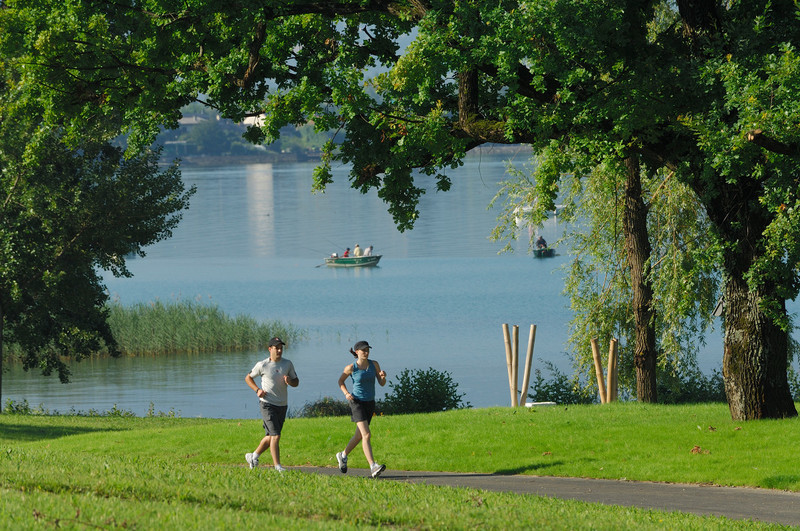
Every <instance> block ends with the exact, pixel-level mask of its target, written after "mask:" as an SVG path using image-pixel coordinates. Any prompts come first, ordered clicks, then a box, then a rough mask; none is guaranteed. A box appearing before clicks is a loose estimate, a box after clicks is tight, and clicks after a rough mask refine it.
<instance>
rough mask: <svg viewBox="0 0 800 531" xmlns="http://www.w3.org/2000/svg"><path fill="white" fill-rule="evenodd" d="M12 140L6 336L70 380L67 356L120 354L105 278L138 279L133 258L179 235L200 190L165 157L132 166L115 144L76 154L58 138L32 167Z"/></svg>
mask: <svg viewBox="0 0 800 531" xmlns="http://www.w3.org/2000/svg"><path fill="white" fill-rule="evenodd" d="M0 97H2V95H0ZM0 109H2V106H1V105H0ZM0 113H2V110H0ZM0 122H3V119H2V117H0ZM3 138H4V139H3V140H0V168H1V169H3V170H4V171H3V175H4V176H5V178H3V179H2V181H0V190H2V192H3V194H4V197H5V200H4V201H3V203H2V212H0V214H2V215H0V239H1V240H2V241H3V246H2V248H0V264H1V265H0V303H1V306H0V307H1V308H2V311H3V314H4V318H5V328H4V330H3V339H4V341H9V342H12V343H18V344H19V345H20V347H21V348H22V351H23V352H24V356H23V358H22V362H23V364H24V366H25V368H26V369H29V368H39V369H41V370H42V372H43V374H45V375H48V374H50V373H51V372H53V371H55V372H57V373H58V375H59V377H60V379H61V380H62V381H66V380H67V379H68V377H69V370H68V368H67V366H66V364H65V363H64V362H63V361H62V359H61V357H62V356H71V357H73V358H78V359H79V358H81V357H84V356H87V355H89V354H90V353H91V352H93V351H96V350H97V349H98V348H99V347H100V344H101V343H105V344H106V345H107V346H108V348H109V350H110V351H111V353H112V354H114V353H116V346H115V343H114V340H113V337H112V336H111V333H110V330H109V328H108V324H107V322H106V317H107V309H106V306H105V303H106V301H107V299H108V295H107V293H106V292H105V290H104V288H103V286H102V284H101V281H100V276H99V271H100V270H102V269H105V270H108V271H110V272H111V273H112V274H114V275H117V276H128V275H129V272H128V270H127V267H126V256H129V255H131V254H139V255H144V251H143V248H144V247H145V246H147V245H150V244H153V243H155V242H157V241H159V240H162V239H164V238H166V237H169V236H170V235H171V233H172V229H173V228H174V227H175V226H176V225H177V223H178V222H179V220H180V212H181V210H183V209H184V208H186V207H187V205H188V201H189V197H190V196H191V195H192V193H193V191H194V190H193V189H190V190H188V191H187V190H186V189H185V188H184V186H183V183H182V182H181V179H180V173H179V172H178V170H177V168H176V167H169V168H166V169H160V168H159V167H158V154H157V153H155V152H148V153H144V154H142V155H140V156H137V157H133V158H129V159H125V158H124V157H123V154H122V152H121V150H120V149H118V148H115V147H112V146H110V145H109V144H106V143H99V142H91V141H87V142H86V143H84V144H82V145H81V149H80V150H71V149H68V148H66V147H65V146H64V145H63V144H62V143H61V142H60V139H59V138H56V137H52V136H51V137H49V138H47V139H44V140H43V143H42V144H41V146H40V151H39V152H38V153H37V162H35V163H31V164H26V163H24V162H23V161H20V160H19V159H18V158H15V153H17V154H19V153H18V151H17V150H16V149H15V148H16V147H18V146H17V145H16V143H18V142H19V141H20V140H19V139H13V140H10V139H8V138H5V137H3ZM39 158H40V159H41V160H38V159H39Z"/></svg>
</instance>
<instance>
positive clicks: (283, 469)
mask: <svg viewBox="0 0 800 531" xmlns="http://www.w3.org/2000/svg"><path fill="white" fill-rule="evenodd" d="M275 472H281V473H282V472H286V469H285V468H283V467H282V466H281V465H275Z"/></svg>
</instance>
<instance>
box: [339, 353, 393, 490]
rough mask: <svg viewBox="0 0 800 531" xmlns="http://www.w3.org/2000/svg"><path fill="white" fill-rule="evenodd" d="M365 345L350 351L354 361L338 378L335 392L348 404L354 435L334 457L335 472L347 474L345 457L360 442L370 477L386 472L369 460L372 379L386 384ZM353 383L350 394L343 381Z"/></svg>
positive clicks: (373, 396)
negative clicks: (336, 469)
mask: <svg viewBox="0 0 800 531" xmlns="http://www.w3.org/2000/svg"><path fill="white" fill-rule="evenodd" d="M370 348H371V347H370V346H369V343H367V342H366V341H359V342H358V343H356V344H355V345H354V346H353V348H351V349H350V354H352V355H353V356H355V358H356V361H355V362H353V363H352V364H350V365H348V366H347V367H345V368H344V370H343V371H342V375H341V376H339V389H341V390H342V392H343V393H344V396H345V398H346V399H347V401H348V402H349V403H350V412H351V415H350V419H351V420H352V421H353V422H355V423H356V432H355V434H354V435H353V437H351V438H350V442H349V443H347V447H346V448H345V449H344V451H343V452H339V453H337V454H336V460H337V461H338V462H339V470H341V471H342V473H343V474H345V473H347V455H348V454H349V453H350V452H352V451H353V449H354V448H355V447H356V446H357V445H358V442H359V441H361V448H362V449H363V450H364V456H366V458H367V462H368V463H369V472H370V475H371V476H372V477H374V478H376V477H378V476H380V475H381V472H383V471H384V470H385V469H386V465H380V464H378V463H376V462H375V459H374V458H373V457H372V443H371V442H370V435H371V433H370V431H369V423H370V421H371V420H372V415H373V413H374V412H375V380H377V381H378V383H379V384H381V386H384V385H386V373H385V372H384V371H382V370H381V366H380V365H378V362H377V361H375V360H371V359H369V350H370ZM348 377H349V378H351V379H352V380H353V392H352V393H350V392H348V391H347V386H346V385H345V381H346V380H347V378H348Z"/></svg>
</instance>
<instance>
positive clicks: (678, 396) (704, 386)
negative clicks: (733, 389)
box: [656, 369, 727, 404]
mask: <svg viewBox="0 0 800 531" xmlns="http://www.w3.org/2000/svg"><path fill="white" fill-rule="evenodd" d="M656 390H657V392H658V401H659V403H661V404H699V403H703V402H725V401H726V400H727V399H726V397H725V383H724V382H723V380H722V374H720V372H719V371H718V370H716V369H715V370H713V371H711V376H706V375H704V374H703V373H702V372H700V370H698V369H687V370H685V371H683V372H682V373H668V372H661V373H659V374H658V378H657V388H656Z"/></svg>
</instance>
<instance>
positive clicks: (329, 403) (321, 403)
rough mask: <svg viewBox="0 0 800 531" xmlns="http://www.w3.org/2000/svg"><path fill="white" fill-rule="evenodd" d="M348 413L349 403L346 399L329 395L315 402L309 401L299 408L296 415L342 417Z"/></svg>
mask: <svg viewBox="0 0 800 531" xmlns="http://www.w3.org/2000/svg"><path fill="white" fill-rule="evenodd" d="M346 415H350V405H349V404H348V403H347V401H346V400H336V399H335V398H331V397H329V396H326V397H323V398H321V399H319V400H317V401H316V402H309V403H306V404H305V405H303V407H302V408H300V411H299V412H298V413H297V415H296V416H298V417H306V418H313V417H344V416H346Z"/></svg>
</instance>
